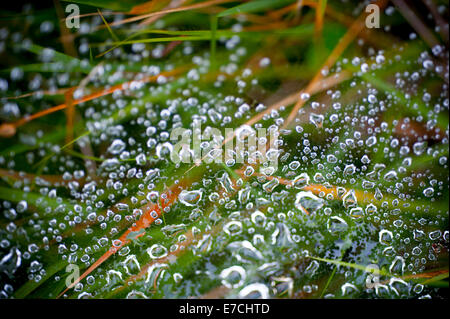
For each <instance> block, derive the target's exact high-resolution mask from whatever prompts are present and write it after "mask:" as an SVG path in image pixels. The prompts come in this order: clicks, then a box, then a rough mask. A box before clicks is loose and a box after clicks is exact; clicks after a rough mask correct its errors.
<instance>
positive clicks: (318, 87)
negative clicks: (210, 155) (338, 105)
mask: <svg viewBox="0 0 450 319" xmlns="http://www.w3.org/2000/svg"><path fill="white" fill-rule="evenodd" d="M350 77H351V73H350V72H349V71H342V72H340V73H337V74H333V75H331V76H329V77H328V78H326V79H324V80H323V81H321V82H318V83H315V84H314V86H313V87H312V88H311V92H312V93H313V94H315V93H318V92H321V91H323V90H326V89H328V88H330V87H333V86H335V85H337V84H339V83H341V82H343V81H345V80H347V79H349V78H350ZM302 92H304V90H301V91H300V92H296V93H293V94H291V95H289V96H287V97H286V98H284V99H282V100H281V101H279V102H277V103H275V104H272V105H271V106H270V107H268V108H267V109H265V110H264V111H262V112H260V113H258V114H257V115H255V116H253V117H252V118H251V119H250V120H248V121H247V122H245V124H244V125H249V126H251V125H253V124H255V123H258V122H259V121H260V120H262V119H263V118H264V116H265V115H267V114H270V113H271V112H272V111H275V110H278V109H279V108H281V107H282V106H286V105H289V104H292V103H294V102H295V101H297V99H298V97H299V95H300V94H301V93H302ZM235 137H236V132H235V131H234V133H233V135H231V136H229V137H227V138H225V139H224V141H223V142H222V145H225V144H226V143H228V142H230V141H231V140H233V139H234V138H235ZM204 159H205V157H203V158H202V159H201V161H203V160H204ZM195 166H196V165H193V166H191V167H190V168H189V169H188V170H187V171H186V173H188V172H189V171H190V170H192V169H193V168H194V167H195Z"/></svg>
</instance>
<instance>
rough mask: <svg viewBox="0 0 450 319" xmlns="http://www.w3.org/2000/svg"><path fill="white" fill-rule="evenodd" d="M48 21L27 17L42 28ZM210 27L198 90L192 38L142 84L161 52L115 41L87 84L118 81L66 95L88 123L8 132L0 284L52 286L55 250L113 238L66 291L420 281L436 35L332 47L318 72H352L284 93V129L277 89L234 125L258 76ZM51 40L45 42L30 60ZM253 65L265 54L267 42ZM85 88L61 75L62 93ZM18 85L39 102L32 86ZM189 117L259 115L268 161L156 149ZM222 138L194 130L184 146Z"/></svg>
mask: <svg viewBox="0 0 450 319" xmlns="http://www.w3.org/2000/svg"><path fill="white" fill-rule="evenodd" d="M161 21H162V20H161ZM98 24H101V20H99V18H96V19H94V20H93V21H92V23H91V24H88V23H83V24H82V27H81V30H80V32H81V33H82V34H87V33H89V30H90V29H91V28H94V27H95V26H96V25H98ZM52 28H53V26H50V25H47V24H45V25H44V24H42V25H41V32H43V33H46V32H51V30H52ZM235 28H238V26H235ZM8 37H13V38H17V37H18V36H15V35H8V30H5V29H2V30H0V38H1V40H2V41H5V39H7V38H8ZM25 40H27V39H25ZM25 40H24V45H31V43H30V41H25ZM86 41H87V38H86ZM220 41H221V43H222V44H223V45H224V47H225V48H226V50H227V61H226V63H223V64H222V65H221V66H220V68H219V73H220V75H218V76H217V77H216V78H215V79H214V81H213V83H214V85H212V86H208V87H207V88H206V89H205V87H204V85H202V83H201V81H204V78H205V77H206V76H207V73H208V72H209V67H210V60H209V52H205V51H204V50H201V49H198V47H197V46H195V45H193V44H192V43H190V42H184V43H183V44H181V46H180V47H179V48H176V49H175V50H174V52H173V53H171V54H174V55H175V57H178V58H179V59H180V60H183V61H188V62H189V63H191V64H192V66H191V68H190V70H189V71H188V72H186V73H185V74H182V75H180V76H164V75H160V76H159V77H157V80H156V83H154V84H150V85H147V84H145V83H144V81H143V79H144V78H145V77H147V76H154V75H158V74H160V73H161V72H170V71H172V70H174V69H176V67H177V66H176V65H173V64H170V63H169V64H168V63H160V62H159V60H158V59H161V58H162V57H163V56H164V55H165V54H166V53H165V52H166V49H167V46H166V45H161V44H158V45H152V46H149V45H143V44H134V45H133V46H132V47H131V52H129V50H128V51H127V50H126V49H125V48H119V49H116V50H114V51H112V52H111V54H109V55H106V60H105V61H106V62H105V63H104V64H103V65H101V66H99V67H98V69H97V71H96V72H95V73H94V75H93V77H92V78H91V81H92V82H91V83H92V85H93V86H98V87H100V86H104V85H113V84H116V83H117V82H119V81H124V80H130V81H131V82H129V83H128V84H127V85H124V87H123V89H121V90H117V91H115V92H114V93H113V94H112V96H111V97H105V98H101V99H96V100H92V101H90V102H85V103H82V104H81V105H80V107H79V108H78V110H79V115H80V116H81V117H82V118H83V122H84V124H85V128H86V129H87V131H88V134H85V135H83V136H82V137H80V138H79V139H78V140H77V141H76V143H75V144H74V145H75V146H76V147H74V148H73V149H72V148H69V149H70V150H71V151H69V152H66V151H65V150H66V149H67V148H68V147H67V146H65V147H64V149H63V148H62V147H61V146H60V145H61V142H60V140H56V139H55V141H53V140H50V139H47V137H48V135H49V134H51V133H50V132H45V131H44V130H43V129H39V130H38V131H37V132H33V131H31V130H23V132H19V133H18V137H17V138H18V140H19V141H20V143H22V144H23V145H25V147H24V148H14V147H11V148H10V149H8V150H7V151H6V152H3V153H2V155H1V156H0V166H1V167H2V169H4V170H5V172H7V171H18V172H21V173H18V174H19V176H18V177H19V178H16V179H13V182H11V185H10V186H11V192H10V193H9V194H5V195H3V196H2V201H1V202H0V208H1V212H2V214H3V216H2V229H1V230H0V271H1V272H2V274H1V276H2V277H0V278H1V279H2V280H1V282H2V283H4V284H3V286H2V287H0V289H1V294H2V296H4V297H11V296H13V295H14V293H16V288H17V287H20V284H15V283H17V282H20V283H21V284H23V283H24V282H26V281H31V282H36V283H41V282H44V281H46V280H53V281H54V282H55V284H54V285H56V286H57V287H59V288H60V290H59V291H58V292H60V291H62V290H64V288H65V287H66V286H65V280H66V278H67V276H68V273H66V272H65V266H66V265H67V264H75V265H78V266H79V267H80V269H81V270H85V269H87V268H88V267H89V266H91V265H93V264H94V263H95V261H96V260H97V259H98V258H99V257H100V256H101V255H102V254H103V253H104V252H106V251H108V250H109V249H114V247H116V248H120V249H119V250H118V253H117V254H116V255H114V256H112V257H111V258H110V259H109V260H108V261H106V262H105V263H103V264H102V265H101V266H100V267H99V268H97V269H95V270H94V271H93V272H92V273H90V274H89V275H88V276H87V278H86V279H84V280H83V281H81V282H80V283H78V284H77V285H76V286H75V288H74V291H75V293H76V295H77V296H78V297H80V298H82V297H98V296H121V297H129V298H141V297H162V296H164V297H189V296H199V295H202V294H206V293H209V292H210V291H214V289H215V287H218V286H223V287H224V289H225V291H226V293H225V294H226V295H227V296H230V297H239V298H254V297H262V298H268V297H320V296H323V297H327V298H333V297H352V296H353V297H360V296H363V297H373V296H378V297H420V296H422V297H427V296H430V294H433V292H434V290H433V289H432V288H429V287H427V286H424V285H422V284H420V283H418V281H417V280H416V281H414V280H409V279H410V278H412V277H413V276H414V275H418V274H419V275H420V274H421V273H423V272H426V271H427V270H428V269H435V268H438V267H437V266H439V265H440V264H441V263H442V257H440V256H441V254H442V253H443V252H444V251H447V249H448V241H449V233H448V203H447V201H446V199H448V124H447V127H445V126H442V125H441V122H440V121H441V118H442V116H445V114H446V112H447V114H448V108H449V99H448V84H446V83H447V82H448V66H447V69H445V68H443V67H442V65H441V64H439V61H441V59H444V58H448V52H446V51H445V50H444V48H441V47H436V48H433V52H430V53H429V52H428V51H426V50H423V51H421V52H419V53H418V54H417V55H416V56H413V57H409V58H408V59H407V58H403V57H402V51H403V49H404V48H402V47H400V48H397V49H396V50H394V51H393V52H389V53H387V52H383V51H379V52H376V51H374V50H373V49H369V50H368V51H369V53H368V57H354V58H352V59H342V60H340V61H339V62H338V63H337V65H336V66H335V67H334V68H333V69H332V70H327V71H326V72H323V73H325V74H333V73H338V72H341V71H342V70H344V69H345V70H351V71H352V77H351V80H349V81H348V83H346V84H343V85H342V87H340V86H338V87H333V88H331V89H328V90H326V91H325V92H324V94H322V95H320V96H319V95H318V97H317V98H316V96H310V95H309V94H306V93H303V94H301V95H299V96H298V98H299V99H303V100H304V101H305V105H304V107H303V108H301V109H300V111H299V112H298V114H297V118H296V120H295V121H294V122H293V123H291V125H289V126H288V127H287V128H286V127H284V124H285V123H286V118H287V116H286V115H287V114H289V111H290V110H291V109H292V108H291V107H287V106H283V107H281V108H279V109H273V110H272V111H271V112H267V114H266V115H265V116H264V117H263V118H262V120H261V121H260V122H258V123H256V124H252V125H243V124H244V123H245V122H246V121H248V120H250V119H252V118H253V117H254V116H257V115H258V114H260V113H261V112H264V111H266V110H267V109H268V107H270V105H265V104H264V102H263V101H260V100H257V99H253V98H251V97H250V96H251V94H250V93H249V92H251V91H252V90H261V89H262V87H261V86H260V84H259V82H258V76H257V75H255V74H253V73H254V72H253V71H252V70H251V69H250V68H244V69H243V71H241V65H242V64H243V63H244V62H245V61H246V58H248V57H249V56H250V54H251V50H250V49H248V48H247V47H246V45H245V43H242V42H241V41H240V38H239V37H238V36H234V37H232V38H230V39H221V40H220ZM2 43H3V42H2ZM27 43H28V44H27ZM0 47H1V46H0ZM87 48H88V46H87V43H85V42H83V40H82V41H81V44H80V46H79V48H78V50H79V51H80V53H81V54H85V55H87V54H88V51H87V50H88V49H87ZM53 56H54V52H53V51H52V50H50V49H46V50H44V51H43V52H42V56H41V59H42V61H44V62H49V61H52V59H53ZM149 56H151V57H153V58H154V59H155V63H151V64H150V65H147V64H145V65H144V66H142V68H141V69H139V70H137V71H138V75H133V76H130V75H129V73H130V72H131V71H132V65H131V64H132V63H131V62H133V61H134V62H140V61H142V60H144V59H146V58H147V57H149ZM402 59H403V60H402ZM84 61H85V62H86V63H87V60H84ZM116 61H130V62H129V63H126V62H122V63H121V64H117V63H116ZM83 63H84V62H83ZM394 66H395V67H396V68H398V71H397V72H396V73H395V78H394V79H393V80H394V83H395V84H394V85H393V86H392V87H389V88H388V89H385V90H384V91H383V90H382V87H383V86H381V87H380V86H379V87H376V86H375V85H374V84H373V82H371V81H370V76H372V75H373V74H374V73H375V72H376V71H378V70H385V69H386V68H390V67H394ZM52 67H55V68H58V65H53V66H52ZM77 67H80V66H77ZM257 67H258V68H261V69H263V70H264V69H266V68H270V67H271V60H270V58H268V57H264V58H262V59H260V61H259V64H258V66H257ZM408 70H416V71H414V72H411V71H408ZM106 75H107V76H106ZM23 76H24V71H23V70H21V69H20V68H14V69H12V70H11V72H10V74H9V75H8V76H7V77H6V78H0V90H1V91H6V89H7V88H8V86H12V87H18V85H16V84H14V83H15V82H19V81H20V80H21V78H22V77H23ZM208 76H209V75H208ZM442 77H443V78H444V79H447V82H445V81H443V82H439V83H440V84H439V86H438V87H437V88H436V89H435V90H434V91H431V90H430V91H427V90H425V89H422V88H421V86H420V82H421V81H422V80H424V79H428V78H433V79H439V78H442ZM70 82H71V80H70V78H69V75H68V74H67V73H54V76H53V77H51V78H50V79H43V78H39V77H38V76H36V78H35V79H34V80H33V81H31V82H30V85H31V86H33V87H32V89H33V90H37V89H41V88H43V87H46V86H48V87H49V88H50V90H52V89H54V88H56V87H57V86H58V85H66V84H69V83H70ZM75 84H78V83H75ZM5 88H6V89H5ZM86 90H87V89H82V88H80V89H77V90H75V92H74V98H75V99H77V98H80V97H82V96H84V95H85V94H86V93H89V92H87V91H86ZM85 91H86V92H85ZM231 92H234V93H231ZM32 101H33V103H38V104H41V105H42V106H43V107H44V105H46V102H44V101H43V96H42V95H37V96H35V97H33V98H32ZM32 110H34V108H33V105H32V104H31V103H30V105H28V106H27V105H25V106H24V107H22V106H21V107H20V108H19V106H18V104H17V103H16V102H12V101H9V102H6V103H3V102H2V106H1V108H0V111H1V113H2V115H4V116H7V117H8V118H10V119H17V118H19V117H20V116H21V115H24V114H29V113H31V111H32ZM405 110H406V111H405ZM198 122H200V123H201V124H202V126H203V127H204V128H205V129H206V131H208V129H211V128H219V129H224V128H226V127H232V128H238V127H239V129H238V130H237V134H236V135H237V138H240V137H239V136H240V134H243V136H248V135H251V134H255V132H256V130H257V129H258V128H261V127H272V129H277V130H279V132H280V135H279V137H278V140H277V144H278V149H277V151H275V150H274V151H273V152H272V155H270V156H275V158H277V163H278V165H277V167H274V166H270V165H269V164H268V163H270V162H267V161H266V162H265V163H263V164H258V162H256V164H255V163H245V164H244V165H241V164H239V163H236V161H229V162H226V163H223V164H217V163H210V164H206V163H191V164H189V165H185V166H183V165H180V164H178V165H175V164H173V163H172V162H171V160H170V153H171V152H172V151H173V148H174V142H173V141H171V140H170V134H171V132H172V131H173V130H174V129H175V128H178V127H182V128H188V129H189V128H193V127H194V125H193V124H194V123H198ZM447 123H448V122H447ZM191 134H199V132H193V131H191ZM200 134H205V133H204V132H200ZM222 142H223V141H209V142H203V143H202V144H201V148H202V149H209V148H211V147H212V144H214V143H219V144H220V143H222ZM258 142H259V143H264V144H265V143H266V142H267V140H264V139H261V140H259V141H258ZM249 152H250V153H251V152H252V151H251V150H250V151H249ZM208 154H213V153H208ZM267 154H270V152H268V153H267ZM250 155H251V154H246V156H247V157H246V158H251V156H250ZM211 156H212V157H215V155H214V154H213V155H211ZM268 156H269V155H268ZM191 166H192V167H193V168H192V170H191V171H190V172H189V173H184V172H186V171H187V170H188V169H189V168H191ZM29 167H33V168H36V169H38V171H39V174H37V175H32V174H31V173H32V172H31V171H30V170H29ZM25 172H27V173H25ZM35 172H36V171H35ZM2 174H3V173H2ZM5 174H6V173H5ZM58 175H59V176H62V178H61V179H58V178H57V176H58ZM8 180H9V179H8ZM170 187H174V189H177V190H178V192H177V193H176V194H177V195H176V198H175V200H174V203H173V205H172V206H170V207H169V206H167V207H166V208H165V210H164V212H163V213H162V214H161V215H158V214H157V212H156V211H152V212H151V213H150V215H151V216H152V218H154V219H155V222H154V224H153V225H151V226H150V227H147V228H142V229H140V230H138V231H136V232H133V233H130V235H128V237H127V239H130V240H131V242H130V243H129V244H127V245H125V246H122V242H121V241H120V240H119V239H118V238H119V237H120V235H121V234H122V233H123V232H124V230H125V229H126V228H128V227H130V226H132V225H136V223H138V221H139V220H140V218H141V217H142V216H144V215H145V214H146V213H147V212H148V211H149V210H150V211H151V208H152V207H155V206H154V205H160V204H161V202H162V201H164V200H165V199H170V196H171V195H170V194H166V193H165V191H166V190H167V189H168V188H170ZM4 189H5V188H2V190H3V192H4ZM133 223H134V224H133ZM55 256H57V258H55ZM55 260H56V261H55ZM324 260H332V261H334V262H335V263H333V262H330V261H324ZM341 261H342V262H346V263H348V264H352V265H362V266H366V265H371V264H372V265H373V264H375V265H377V266H378V267H379V269H381V270H382V272H381V275H380V279H379V282H378V283H377V284H376V285H372V286H370V285H368V284H367V278H368V276H369V274H370V273H369V272H368V271H365V270H364V269H361V267H359V268H358V267H352V266H342V265H338V263H339V262H341ZM447 267H448V264H447ZM330 276H331V277H330ZM333 276H334V279H333ZM408 276H410V277H408ZM49 278H51V279H49ZM328 278H331V281H330V286H327V285H325V283H326V282H327V280H328ZM222 291H223V290H222ZM69 293H73V292H69ZM49 296H50V297H55V296H56V295H54V294H53V295H49Z"/></svg>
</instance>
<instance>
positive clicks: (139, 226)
mask: <svg viewBox="0 0 450 319" xmlns="http://www.w3.org/2000/svg"><path fill="white" fill-rule="evenodd" d="M185 185H186V181H183V182H181V183H179V184H177V185H176V186H172V187H171V188H170V189H169V190H167V191H166V192H164V193H163V194H162V195H161V196H160V199H161V203H160V204H153V205H151V206H150V208H148V209H147V210H146V211H145V212H144V214H142V216H141V217H140V218H139V220H138V221H137V222H136V224H135V225H134V226H132V227H130V228H128V229H127V231H125V233H123V234H122V236H120V238H119V239H118V241H119V244H118V245H115V246H114V245H113V247H111V248H110V249H109V250H108V251H107V252H105V253H104V254H103V255H102V256H101V257H100V258H99V259H98V260H97V261H96V262H95V263H94V264H92V265H91V266H90V267H89V268H88V269H87V270H86V271H85V272H84V273H83V274H82V275H81V276H80V277H78V278H77V279H76V280H75V281H74V282H73V283H72V284H71V285H69V286H68V287H67V288H66V289H64V291H63V292H61V293H60V294H59V295H58V297H57V298H60V297H61V296H62V295H64V294H65V293H66V292H67V291H68V290H69V289H72V288H73V287H75V286H76V285H77V284H78V283H79V282H80V281H81V280H83V279H84V278H86V276H88V275H89V274H90V273H92V272H93V271H94V270H95V269H97V268H98V267H99V266H100V265H101V264H103V263H104V262H105V261H106V260H108V259H109V257H111V256H112V255H114V254H115V253H116V252H117V251H119V249H120V248H122V247H124V246H126V245H128V244H129V243H130V242H131V240H132V239H136V238H138V237H140V236H142V235H144V233H142V234H138V235H136V236H135V237H133V238H130V237H129V236H128V235H130V233H132V232H140V231H142V230H144V229H145V228H148V227H149V226H150V225H151V224H152V223H153V222H154V221H155V220H157V219H158V218H159V217H160V216H161V215H162V212H163V211H164V209H165V208H166V207H170V206H171V205H172V204H173V203H174V202H175V199H176V198H178V194H179V193H180V191H181V189H182V186H185ZM164 195H166V196H164ZM164 197H166V198H165V199H164ZM152 212H156V216H152V214H151V213H152Z"/></svg>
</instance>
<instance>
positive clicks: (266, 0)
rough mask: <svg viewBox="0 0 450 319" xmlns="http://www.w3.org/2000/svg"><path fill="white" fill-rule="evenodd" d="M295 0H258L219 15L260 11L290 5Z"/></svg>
mask: <svg viewBox="0 0 450 319" xmlns="http://www.w3.org/2000/svg"><path fill="white" fill-rule="evenodd" d="M292 2H294V0H256V1H250V2H247V3H243V4H240V5H238V6H235V7H232V8H230V9H227V10H225V11H222V12H220V13H219V14H218V15H217V17H219V18H220V17H226V16H230V15H233V14H240V13H252V12H259V11H262V10H266V9H273V8H277V7H281V6H285V5H288V4H290V3H292Z"/></svg>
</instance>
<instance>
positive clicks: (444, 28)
mask: <svg viewBox="0 0 450 319" xmlns="http://www.w3.org/2000/svg"><path fill="white" fill-rule="evenodd" d="M422 2H423V3H424V4H425V5H426V6H427V8H428V10H430V12H431V14H432V15H433V18H434V20H436V23H437V24H438V26H439V33H440V34H441V37H442V40H444V42H445V43H448V40H449V39H448V27H449V26H448V23H447V22H446V21H445V20H444V18H442V16H441V15H440V14H439V11H438V9H437V8H436V4H434V3H433V1H432V0H422Z"/></svg>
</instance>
